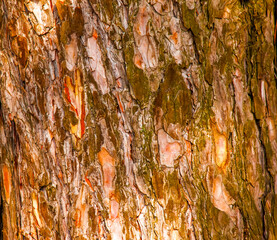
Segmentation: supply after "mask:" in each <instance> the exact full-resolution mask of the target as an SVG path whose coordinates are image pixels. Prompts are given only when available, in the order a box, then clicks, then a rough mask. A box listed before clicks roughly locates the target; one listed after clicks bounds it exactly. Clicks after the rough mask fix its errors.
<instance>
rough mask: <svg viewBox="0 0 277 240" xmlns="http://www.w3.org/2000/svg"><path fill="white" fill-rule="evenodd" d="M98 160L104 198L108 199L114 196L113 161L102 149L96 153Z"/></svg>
mask: <svg viewBox="0 0 277 240" xmlns="http://www.w3.org/2000/svg"><path fill="white" fill-rule="evenodd" d="M98 159H99V162H100V164H101V166H102V171H103V178H104V179H103V180H104V191H105V194H106V197H108V198H110V197H112V196H113V195H114V190H115V188H114V183H113V180H114V177H115V159H114V158H113V157H112V156H111V155H110V154H109V153H108V151H107V150H106V149H105V148H104V147H102V149H101V151H100V152H99V153H98Z"/></svg>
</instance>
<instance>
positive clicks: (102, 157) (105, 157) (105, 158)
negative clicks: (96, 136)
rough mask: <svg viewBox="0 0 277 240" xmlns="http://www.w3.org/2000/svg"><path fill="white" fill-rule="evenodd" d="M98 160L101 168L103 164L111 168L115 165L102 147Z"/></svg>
mask: <svg viewBox="0 0 277 240" xmlns="http://www.w3.org/2000/svg"><path fill="white" fill-rule="evenodd" d="M98 159H99V162H100V164H101V166H103V165H104V164H105V163H109V164H111V165H112V166H114V165H115V160H114V158H113V157H112V156H111V155H110V154H109V153H108V151H107V149H106V148H104V147H102V148H101V151H100V152H99V153H98Z"/></svg>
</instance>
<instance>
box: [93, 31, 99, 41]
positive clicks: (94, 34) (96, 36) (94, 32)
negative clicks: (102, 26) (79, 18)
mask: <svg viewBox="0 0 277 240" xmlns="http://www.w3.org/2000/svg"><path fill="white" fill-rule="evenodd" d="M92 37H94V38H95V39H97V38H98V34H97V32H96V30H95V29H94V31H93V34H92Z"/></svg>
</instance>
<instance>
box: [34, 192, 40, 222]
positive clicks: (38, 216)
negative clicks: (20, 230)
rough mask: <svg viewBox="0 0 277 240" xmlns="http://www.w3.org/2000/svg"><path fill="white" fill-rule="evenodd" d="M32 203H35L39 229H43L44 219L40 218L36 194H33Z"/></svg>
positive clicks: (35, 214)
mask: <svg viewBox="0 0 277 240" xmlns="http://www.w3.org/2000/svg"><path fill="white" fill-rule="evenodd" d="M32 203H33V214H34V216H35V219H36V222H37V224H38V227H42V219H41V217H40V213H39V207H38V197H37V195H36V194H35V193H33V194H32Z"/></svg>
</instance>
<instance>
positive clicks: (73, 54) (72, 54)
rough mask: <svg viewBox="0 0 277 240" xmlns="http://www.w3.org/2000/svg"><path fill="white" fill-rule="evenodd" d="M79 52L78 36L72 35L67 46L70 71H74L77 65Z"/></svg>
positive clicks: (66, 51) (67, 64)
mask: <svg viewBox="0 0 277 240" xmlns="http://www.w3.org/2000/svg"><path fill="white" fill-rule="evenodd" d="M77 52H78V45H77V36H76V34H72V35H71V41H70V43H69V44H67V45H66V46H65V56H66V67H67V68H68V70H70V71H72V70H73V69H74V67H75V65H76V61H77Z"/></svg>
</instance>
